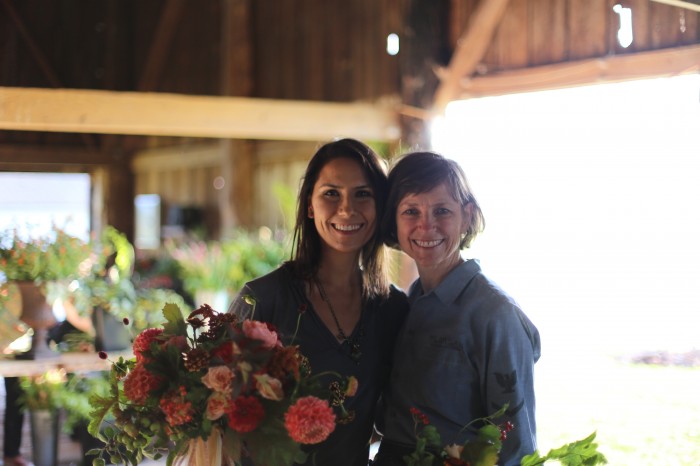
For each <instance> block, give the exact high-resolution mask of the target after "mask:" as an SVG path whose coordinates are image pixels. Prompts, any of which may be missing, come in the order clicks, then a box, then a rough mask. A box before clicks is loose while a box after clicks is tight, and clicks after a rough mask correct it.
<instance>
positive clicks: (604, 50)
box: [449, 0, 700, 75]
mask: <svg viewBox="0 0 700 466" xmlns="http://www.w3.org/2000/svg"><path fill="white" fill-rule="evenodd" d="M477 4H478V0H452V1H451V6H450V8H451V14H450V30H449V43H450V44H451V46H452V47H454V46H455V44H456V42H457V40H458V39H459V36H460V35H461V33H462V31H463V30H464V28H465V27H466V25H467V24H468V21H469V17H470V15H472V14H473V12H474V10H475V8H476V6H477ZM616 4H621V5H622V6H623V7H626V8H631V10H632V27H633V34H634V40H633V42H632V44H631V45H630V46H629V47H628V48H624V47H622V46H621V45H620V44H619V43H618V41H617V30H618V28H619V15H618V14H617V13H615V12H614V11H613V6H614V5H616ZM699 22H700V13H698V12H694V11H691V10H688V9H684V8H678V7H673V6H669V5H666V4H662V3H657V2H654V1H651V0H583V1H582V0H510V2H509V3H508V7H507V9H506V12H505V15H504V17H503V19H502V21H501V23H500V25H499V27H498V29H497V31H496V34H495V36H494V38H493V41H492V42H491V45H490V47H489V48H488V50H487V52H486V54H485V56H484V58H483V60H482V64H481V65H480V67H479V68H478V70H477V71H478V73H479V74H482V75H486V74H489V73H493V72H497V71H504V70H513V69H519V68H525V67H533V66H540V65H547V64H552V63H562V62H568V61H576V60H582V59H586V58H594V57H606V56H610V55H619V54H630V53H636V52H643V51H648V50H658V49H663V48H669V47H679V46H684V45H690V44H697V43H700V24H699Z"/></svg>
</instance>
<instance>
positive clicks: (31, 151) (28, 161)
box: [0, 144, 122, 169]
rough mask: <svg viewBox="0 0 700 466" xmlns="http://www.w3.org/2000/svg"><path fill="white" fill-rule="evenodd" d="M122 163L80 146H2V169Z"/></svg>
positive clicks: (0, 163) (0, 150)
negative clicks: (20, 166)
mask: <svg viewBox="0 0 700 466" xmlns="http://www.w3.org/2000/svg"><path fill="white" fill-rule="evenodd" d="M119 163H122V162H120V161H119V160H115V159H114V158H113V157H111V156H109V155H107V154H105V153H103V152H93V151H90V150H87V149H85V148H84V147H79V146H69V147H60V146H55V145H50V146H37V145H21V144H0V169H4V168H6V167H7V166H8V165H7V164H24V165H32V164H42V165H47V164H60V165H80V166H84V165H91V166H92V165H112V164H119Z"/></svg>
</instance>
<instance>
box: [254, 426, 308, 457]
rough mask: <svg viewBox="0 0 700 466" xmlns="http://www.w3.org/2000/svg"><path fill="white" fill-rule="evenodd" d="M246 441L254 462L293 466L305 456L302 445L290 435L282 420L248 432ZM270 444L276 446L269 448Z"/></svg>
mask: <svg viewBox="0 0 700 466" xmlns="http://www.w3.org/2000/svg"><path fill="white" fill-rule="evenodd" d="M245 441H246V444H247V445H248V447H249V448H250V452H251V456H252V460H253V463H254V464H270V465H272V464H274V465H275V466H287V465H288V466H291V465H292V464H294V463H295V462H297V460H298V459H299V458H300V457H302V456H304V452H303V451H302V449H301V446H300V445H299V444H297V443H296V442H294V440H292V439H291V437H289V434H287V430H286V429H285V428H284V425H283V424H282V423H281V422H280V423H271V424H268V425H261V426H260V428H258V429H257V430H255V431H253V432H251V433H249V434H247V435H246V436H245ZM270 445H274V446H275V448H269V446H270ZM302 462H303V461H302Z"/></svg>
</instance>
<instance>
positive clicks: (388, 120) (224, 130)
mask: <svg viewBox="0 0 700 466" xmlns="http://www.w3.org/2000/svg"><path fill="white" fill-rule="evenodd" d="M0 129H10V130H20V131H52V132H76V133H104V134H140V135H153V136H193V137H205V138H211V137H213V138H244V139H271V140H292V141H318V140H328V139H332V138H334V137H338V136H347V137H356V138H358V139H368V140H379V141H386V140H394V139H398V137H399V132H398V129H397V123H396V115H395V112H394V111H393V109H391V108H385V107H381V106H379V105H373V104H367V103H326V102H301V101H280V100H271V99H251V98H242V97H209V96H185V95H176V94H161V93H158V94H156V93H135V92H109V91H91V90H72V89H25V88H7V87H0Z"/></svg>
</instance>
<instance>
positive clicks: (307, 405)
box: [284, 396, 335, 444]
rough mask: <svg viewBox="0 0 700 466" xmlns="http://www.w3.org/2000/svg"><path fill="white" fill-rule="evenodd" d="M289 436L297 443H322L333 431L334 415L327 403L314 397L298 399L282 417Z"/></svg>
mask: <svg viewBox="0 0 700 466" xmlns="http://www.w3.org/2000/svg"><path fill="white" fill-rule="evenodd" d="M284 426H285V427H286V428H287V432H289V436H290V437H291V438H292V440H294V441H295V442H298V443H305V444H314V443H320V442H323V441H324V440H326V439H327V438H328V436H329V435H330V434H331V432H333V430H334V429H335V413H333V410H332V409H331V407H330V406H328V402H327V401H325V400H320V399H318V398H316V397H315V396H306V397H303V398H299V399H298V400H297V402H296V403H294V404H293V405H292V406H290V408H289V409H288V410H287V412H286V413H285V415H284Z"/></svg>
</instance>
